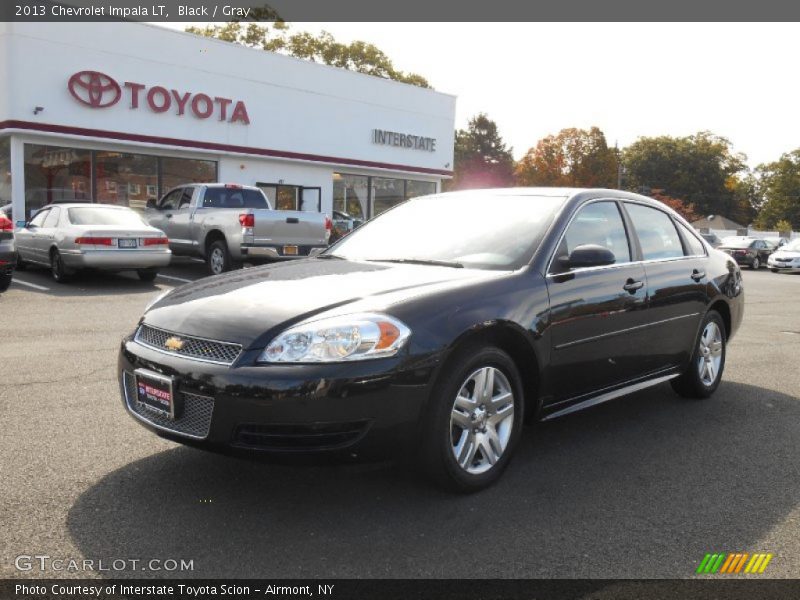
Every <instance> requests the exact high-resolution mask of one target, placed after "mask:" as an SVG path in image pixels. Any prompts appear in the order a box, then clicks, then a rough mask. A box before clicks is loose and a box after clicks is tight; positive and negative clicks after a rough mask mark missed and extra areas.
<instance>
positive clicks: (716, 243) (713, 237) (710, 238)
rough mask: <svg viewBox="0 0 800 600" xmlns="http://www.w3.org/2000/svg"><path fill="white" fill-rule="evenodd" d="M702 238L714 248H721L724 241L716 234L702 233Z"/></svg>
mask: <svg viewBox="0 0 800 600" xmlns="http://www.w3.org/2000/svg"><path fill="white" fill-rule="evenodd" d="M700 236H701V237H702V238H703V239H704V240H705V241H707V242H708V243H709V245H710V246H711V247H712V248H719V247H720V245H722V240H721V239H719V236H718V235H717V234H716V233H701V234H700Z"/></svg>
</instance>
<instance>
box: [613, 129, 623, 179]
mask: <svg viewBox="0 0 800 600" xmlns="http://www.w3.org/2000/svg"><path fill="white" fill-rule="evenodd" d="M614 153H615V154H616V155H617V189H618V190H621V189H622V160H621V159H620V155H619V144H618V143H617V141H616V140H615V141H614Z"/></svg>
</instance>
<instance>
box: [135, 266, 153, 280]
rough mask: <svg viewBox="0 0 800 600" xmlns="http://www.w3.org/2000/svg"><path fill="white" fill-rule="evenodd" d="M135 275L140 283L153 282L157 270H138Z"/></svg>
mask: <svg viewBox="0 0 800 600" xmlns="http://www.w3.org/2000/svg"><path fill="white" fill-rule="evenodd" d="M136 274H137V275H138V276H139V279H141V280H142V281H155V279H156V276H157V275H158V269H139V270H138V271H136Z"/></svg>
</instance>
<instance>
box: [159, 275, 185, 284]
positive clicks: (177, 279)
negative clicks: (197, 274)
mask: <svg viewBox="0 0 800 600" xmlns="http://www.w3.org/2000/svg"><path fill="white" fill-rule="evenodd" d="M158 276H159V277H163V278H164V279H174V280H175V281H182V282H184V283H192V282H193V281H194V279H184V278H183V277H173V276H172V275H162V274H161V273H159V274H158Z"/></svg>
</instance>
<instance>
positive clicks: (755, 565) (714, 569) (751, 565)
mask: <svg viewBox="0 0 800 600" xmlns="http://www.w3.org/2000/svg"><path fill="white" fill-rule="evenodd" d="M773 556H774V555H773V554H768V553H765V552H758V553H756V554H750V553H748V552H731V553H727V552H716V553H713V554H712V553H708V554H706V555H705V556H704V557H703V560H702V561H700V565H699V566H698V567H697V571H696V573H698V574H706V575H714V574H715V573H719V574H720V575H721V574H729V575H731V574H734V573H741V572H742V569H744V573H763V572H764V571H765V570H766V568H767V565H768V564H769V562H770V561H771V560H772V558H773ZM745 565H747V566H745Z"/></svg>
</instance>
